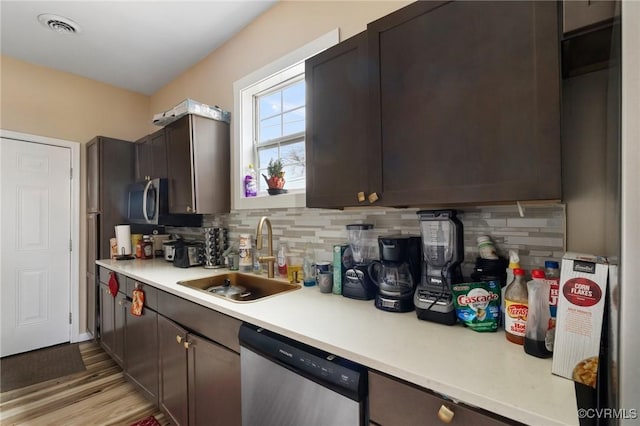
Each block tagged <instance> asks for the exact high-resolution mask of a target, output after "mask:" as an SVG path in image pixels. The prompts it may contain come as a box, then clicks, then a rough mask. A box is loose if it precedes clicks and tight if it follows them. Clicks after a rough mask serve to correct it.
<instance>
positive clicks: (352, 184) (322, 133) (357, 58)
mask: <svg viewBox="0 0 640 426" xmlns="http://www.w3.org/2000/svg"><path fill="white" fill-rule="evenodd" d="M366 53H367V37H366V33H360V34H358V35H356V36H354V37H351V38H349V39H348V40H345V41H343V42H342V43H340V44H338V45H336V46H333V47H331V48H329V49H327V50H325V51H324V52H321V53H320V54H318V55H316V56H314V57H312V58H310V59H308V60H307V61H306V63H305V79H306V81H307V94H306V96H307V104H306V108H307V122H306V126H307V137H306V141H305V144H306V158H307V171H306V173H307V188H306V196H307V207H329V208H330V207H346V206H355V205H358V204H359V201H358V195H357V194H358V193H359V192H364V193H366V194H368V193H369V173H370V172H372V171H373V169H372V168H371V167H369V164H370V159H369V158H368V156H369V155H370V154H372V153H374V154H376V155H378V154H379V150H377V149H376V148H375V146H373V144H374V143H375V142H379V141H372V140H370V139H368V138H367V135H366V131H367V127H366V113H367V111H366V107H367V99H368V90H369V79H368V78H367V68H366V66H367V62H366ZM367 204H368V203H367Z"/></svg>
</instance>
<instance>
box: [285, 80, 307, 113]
mask: <svg viewBox="0 0 640 426" xmlns="http://www.w3.org/2000/svg"><path fill="white" fill-rule="evenodd" d="M282 104H283V106H284V108H283V109H284V111H288V110H291V109H294V108H298V107H301V106H304V105H305V94H304V80H301V81H299V82H297V83H295V84H294V85H292V86H289V87H287V88H285V89H284V90H283V91H282Z"/></svg>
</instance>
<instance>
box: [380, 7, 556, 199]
mask: <svg viewBox="0 0 640 426" xmlns="http://www.w3.org/2000/svg"><path fill="white" fill-rule="evenodd" d="M368 32H369V34H368V37H369V54H370V56H371V59H372V62H373V63H374V64H375V66H374V67H373V72H372V76H371V77H372V80H373V89H372V90H373V92H374V94H375V96H374V100H373V102H372V103H371V104H372V107H373V109H372V114H371V116H370V123H371V125H372V131H371V135H372V138H373V139H378V140H379V141H380V146H381V148H382V149H381V151H380V152H381V155H380V157H379V164H375V163H372V164H371V166H372V167H374V168H375V169H378V170H381V171H382V175H381V180H380V182H379V185H380V188H381V189H380V190H379V191H380V192H382V201H383V203H384V205H388V206H406V205H420V204H433V203H447V204H450V203H462V202H473V203H480V202H499V201H515V200H540V199H559V198H560V196H561V192H560V188H561V185H560V108H559V106H560V88H559V83H560V70H559V33H558V25H557V5H556V4H555V3H554V2H524V1H523V2H482V1H477V2H476V1H474V2H450V3H444V4H443V3H438V2H416V3H412V4H410V5H409V6H407V7H405V8H403V9H400V10H399V11H397V12H394V13H392V14H390V15H388V16H386V17H383V18H381V19H379V20H378V21H375V22H373V23H371V24H370V25H369V26H368ZM374 189H375V188H374Z"/></svg>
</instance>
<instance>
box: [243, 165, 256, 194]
mask: <svg viewBox="0 0 640 426" xmlns="http://www.w3.org/2000/svg"><path fill="white" fill-rule="evenodd" d="M256 195H258V181H257V180H256V171H255V170H254V169H253V164H249V167H247V171H246V174H245V176H244V196H245V197H255V196H256Z"/></svg>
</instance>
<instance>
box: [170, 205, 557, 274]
mask: <svg viewBox="0 0 640 426" xmlns="http://www.w3.org/2000/svg"><path fill="white" fill-rule="evenodd" d="M523 210H524V212H523V213H524V216H521V215H520V212H519V210H518V208H517V206H516V205H515V204H513V205H505V206H482V207H465V208H464V209H461V210H459V213H458V217H459V218H460V220H461V221H462V224H463V227H464V248H465V255H464V256H465V259H464V263H463V264H462V270H463V274H464V275H465V276H468V275H469V274H470V273H471V272H472V271H473V266H474V263H475V259H476V257H477V256H478V249H477V242H476V239H477V237H479V236H481V235H488V236H490V237H491V239H492V240H493V242H494V244H495V246H496V249H497V251H498V254H499V255H500V256H503V257H505V258H508V251H509V250H512V249H515V250H518V254H519V257H520V265H521V267H523V268H525V269H527V270H528V271H529V270H531V269H533V268H537V267H542V266H543V265H544V261H545V260H551V259H554V260H558V261H559V260H560V259H561V258H562V256H563V254H564V252H565V247H566V242H565V235H566V232H565V230H566V227H565V223H566V214H565V206H564V205H562V204H550V205H534V206H525V207H524V208H523ZM416 211H418V209H371V210H369V209H366V210H345V211H339V210H324V209H308V208H296V209H269V210H242V211H233V212H231V213H229V214H226V215H221V216H205V218H204V222H205V224H204V226H205V227H206V226H220V227H225V228H228V229H229V238H230V241H231V242H233V243H235V244H236V246H237V242H238V238H239V235H240V234H243V233H247V234H251V235H253V236H254V237H255V232H256V226H257V224H258V221H259V220H260V218H261V217H262V216H268V217H269V219H270V220H271V224H272V226H273V242H274V251H276V250H277V248H278V242H279V241H284V242H286V244H287V245H288V248H289V253H290V254H291V255H293V256H300V257H301V256H302V253H303V251H304V249H305V247H306V246H307V244H310V245H311V246H312V247H313V249H314V250H315V254H316V259H317V260H318V261H320V260H331V259H332V252H331V250H332V248H333V245H334V244H341V243H346V241H347V232H346V228H345V226H346V225H347V224H350V223H372V224H373V225H374V230H376V231H377V233H378V234H379V235H391V234H413V235H419V234H420V228H419V223H418V216H417V215H416ZM167 231H168V232H170V233H175V234H179V235H181V236H183V237H184V238H186V239H196V240H200V239H202V238H203V231H202V229H200V228H168V229H167ZM264 232H265V234H266V230H265V231H264ZM262 252H263V253H261V254H264V253H266V248H264V249H263V251H262Z"/></svg>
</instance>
